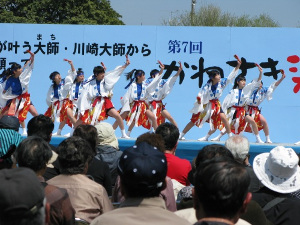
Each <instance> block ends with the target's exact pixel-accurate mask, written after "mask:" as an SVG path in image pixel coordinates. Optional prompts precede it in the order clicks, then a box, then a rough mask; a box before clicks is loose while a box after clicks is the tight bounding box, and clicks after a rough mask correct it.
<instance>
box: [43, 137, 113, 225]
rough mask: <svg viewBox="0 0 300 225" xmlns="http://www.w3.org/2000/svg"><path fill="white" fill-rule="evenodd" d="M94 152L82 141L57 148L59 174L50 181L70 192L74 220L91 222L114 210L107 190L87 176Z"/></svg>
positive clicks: (74, 140) (72, 139) (74, 139)
mask: <svg viewBox="0 0 300 225" xmlns="http://www.w3.org/2000/svg"><path fill="white" fill-rule="evenodd" d="M92 151H93V150H92V149H91V147H90V144H89V143H88V142H87V141H86V140H84V139H82V138H80V137H70V138H67V139H65V140H64V141H62V142H61V143H60V144H59V146H58V148H57V152H58V158H57V159H58V163H59V170H60V174H59V175H58V176H56V177H54V178H52V179H50V180H49V181H48V183H49V184H52V185H54V186H57V187H60V188H65V189H66V190H67V191H68V193H69V196H70V200H71V203H72V206H73V207H74V209H75V211H76V213H75V216H76V217H78V218H81V219H84V220H86V221H88V222H91V221H92V220H93V219H94V218H95V217H97V216H99V215H101V214H103V213H106V212H108V211H111V210H112V209H113V206H112V204H111V202H110V200H109V198H108V195H107V192H106V190H105V188H103V187H102V186H101V185H100V184H98V183H96V182H95V181H93V180H91V179H89V178H88V177H87V176H86V172H87V170H88V165H89V161H90V160H92V158H93V155H92V154H91V152H92Z"/></svg>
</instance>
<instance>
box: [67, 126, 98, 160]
mask: <svg viewBox="0 0 300 225" xmlns="http://www.w3.org/2000/svg"><path fill="white" fill-rule="evenodd" d="M73 136H78V137H81V138H82V139H84V140H86V141H87V142H88V143H89V145H90V146H91V149H92V150H93V151H92V153H91V154H93V155H94V156H95V155H96V153H97V152H96V148H97V140H98V133H97V129H96V127H94V126H93V125H89V124H80V125H79V126H77V127H76V129H75V130H74V132H73Z"/></svg>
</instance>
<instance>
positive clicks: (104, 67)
mask: <svg viewBox="0 0 300 225" xmlns="http://www.w3.org/2000/svg"><path fill="white" fill-rule="evenodd" d="M100 64H101V66H102V67H103V69H104V71H106V66H105V65H104V63H103V62H100Z"/></svg>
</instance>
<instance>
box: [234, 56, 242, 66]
mask: <svg viewBox="0 0 300 225" xmlns="http://www.w3.org/2000/svg"><path fill="white" fill-rule="evenodd" d="M234 58H235V59H236V60H237V63H238V64H239V65H241V64H242V61H241V60H240V58H239V57H238V55H234Z"/></svg>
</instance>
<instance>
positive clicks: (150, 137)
mask: <svg viewBox="0 0 300 225" xmlns="http://www.w3.org/2000/svg"><path fill="white" fill-rule="evenodd" d="M141 142H146V143H148V144H149V145H152V146H153V147H156V148H157V149H158V150H159V151H161V152H165V145H164V140H163V139H162V137H161V135H159V134H155V133H150V132H147V133H144V134H141V135H140V136H138V137H137V139H136V141H135V144H138V143H141Z"/></svg>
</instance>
